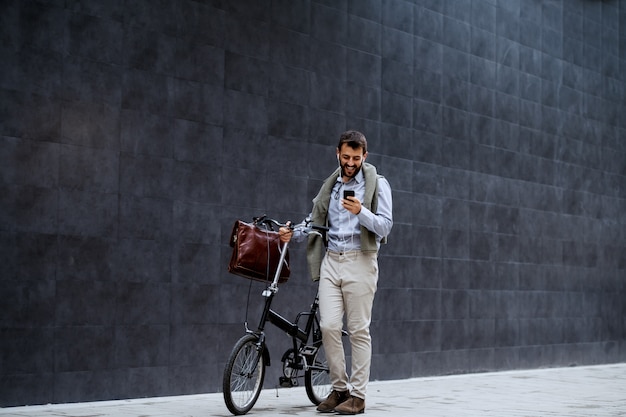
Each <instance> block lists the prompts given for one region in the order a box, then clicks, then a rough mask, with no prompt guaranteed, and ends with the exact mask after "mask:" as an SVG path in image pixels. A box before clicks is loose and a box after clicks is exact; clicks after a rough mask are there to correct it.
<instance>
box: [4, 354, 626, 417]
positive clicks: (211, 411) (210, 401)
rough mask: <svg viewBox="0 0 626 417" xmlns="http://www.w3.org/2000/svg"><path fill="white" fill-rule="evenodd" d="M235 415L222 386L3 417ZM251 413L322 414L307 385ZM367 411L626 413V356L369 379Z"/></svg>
mask: <svg viewBox="0 0 626 417" xmlns="http://www.w3.org/2000/svg"><path fill="white" fill-rule="evenodd" d="M230 415H231V414H230V413H229V412H228V410H227V409H226V406H225V405H224V401H223V398H222V394H221V393H213V394H202V395H189V396H178V397H163V398H143V399H133V400H120V401H102V402H93V403H78V404H58V405H45V406H30V407H13V408H2V409H0V416H12V417H94V416H97V417H109V416H110V417H113V416H114V417H173V416H176V417H181V416H182V417H207V416H216V417H220V416H225V417H227V416H230ZM248 415H250V416H276V415H290V416H319V415H320V414H319V413H317V412H316V411H315V407H313V405H312V404H311V403H310V402H309V400H308V398H307V396H306V393H305V392H304V387H297V388H289V389H286V388H279V389H266V390H264V391H263V392H262V393H261V396H260V397H259V400H258V402H257V403H256V405H255V407H254V408H253V409H252V410H251V411H250V412H249V413H248ZM325 415H328V414H325ZM331 415H332V414H331ZM365 415H366V416H372V417H374V416H394V417H415V416H428V417H459V416H462V417H491V416H493V417H496V416H497V417H505V416H512V417H530V416H533V417H534V416H541V417H550V416H559V417H562V416H576V417H578V416H580V417H583V416H584V417H594V416H626V363H625V364H611V365H600V366H585V367H571V368H553V369H539V370H527V371H508V372H494V373H483V374H467V375H452V376H442V377H427V378H413V379H408V380H396V381H372V382H370V385H369V390H368V398H367V401H366V410H365Z"/></svg>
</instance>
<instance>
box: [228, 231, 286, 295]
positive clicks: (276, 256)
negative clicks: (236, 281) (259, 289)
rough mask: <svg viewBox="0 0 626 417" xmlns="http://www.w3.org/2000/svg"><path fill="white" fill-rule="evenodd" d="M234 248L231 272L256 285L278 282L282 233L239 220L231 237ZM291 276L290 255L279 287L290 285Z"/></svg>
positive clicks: (229, 266)
mask: <svg viewBox="0 0 626 417" xmlns="http://www.w3.org/2000/svg"><path fill="white" fill-rule="evenodd" d="M230 246H231V247H232V248H233V253H232V256H231V258H230V262H229V263H228V272H230V273H232V274H235V275H239V276H242V277H244V278H248V279H252V280H255V281H263V282H271V281H272V280H273V279H274V275H275V274H276V268H277V267H278V262H279V261H280V249H281V248H282V243H281V241H280V238H279V236H278V232H275V231H273V230H266V229H262V228H260V227H258V226H257V225H255V224H254V223H246V222H243V221H241V220H237V221H236V222H235V225H234V226H233V231H232V233H231V235H230ZM290 272H291V271H290V270H289V252H287V255H286V256H285V264H284V265H283V269H282V271H281V273H280V278H279V280H278V283H279V284H280V283H283V282H286V281H287V280H288V279H289V274H290Z"/></svg>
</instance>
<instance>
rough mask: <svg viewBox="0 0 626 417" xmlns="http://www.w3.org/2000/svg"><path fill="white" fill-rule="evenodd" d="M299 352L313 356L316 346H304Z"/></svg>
mask: <svg viewBox="0 0 626 417" xmlns="http://www.w3.org/2000/svg"><path fill="white" fill-rule="evenodd" d="M300 353H301V354H302V355H304V356H313V355H315V354H316V353H317V348H316V347H315V346H304V347H303V348H302V349H301V350H300Z"/></svg>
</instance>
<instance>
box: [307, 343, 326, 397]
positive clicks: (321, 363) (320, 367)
mask: <svg viewBox="0 0 626 417" xmlns="http://www.w3.org/2000/svg"><path fill="white" fill-rule="evenodd" d="M304 386H305V388H306V395H307V397H309V400H311V402H312V403H313V404H315V405H319V404H320V403H321V402H322V401H324V400H325V399H326V397H328V394H330V391H331V390H332V384H331V383H330V373H329V372H328V363H327V362H326V353H325V352H324V345H322V344H320V346H319V349H318V350H317V353H316V354H315V357H314V358H313V361H312V365H311V366H310V367H309V369H307V371H306V372H305V373H304Z"/></svg>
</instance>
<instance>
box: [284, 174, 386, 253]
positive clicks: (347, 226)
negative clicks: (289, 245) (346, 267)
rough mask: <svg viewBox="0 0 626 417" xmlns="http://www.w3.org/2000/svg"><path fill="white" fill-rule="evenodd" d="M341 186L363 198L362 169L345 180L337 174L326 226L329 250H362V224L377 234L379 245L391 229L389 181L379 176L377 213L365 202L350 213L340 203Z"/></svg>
mask: <svg viewBox="0 0 626 417" xmlns="http://www.w3.org/2000/svg"><path fill="white" fill-rule="evenodd" d="M344 190H353V191H354V195H355V197H356V198H358V199H359V201H363V199H364V197H365V178H364V176H363V171H362V170H361V171H359V173H358V174H357V175H356V176H355V177H354V178H352V179H351V180H350V181H348V182H346V183H344V182H343V179H342V178H341V176H338V177H337V182H336V183H335V185H334V187H333V191H332V192H331V195H330V204H329V207H328V226H329V228H330V230H329V231H328V232H327V237H328V250H331V251H334V252H348V251H355V250H361V229H360V226H361V225H362V226H364V227H365V228H366V229H368V230H370V231H371V232H374V234H376V244H377V246H378V247H380V241H381V239H382V238H383V237H385V236H387V235H388V234H389V233H390V232H391V228H392V226H393V214H392V210H393V203H392V196H391V186H390V185H389V182H388V181H387V180H386V179H385V178H384V177H380V178H378V188H377V196H378V208H377V210H376V213H372V212H371V211H370V210H368V209H367V208H366V207H364V206H361V211H360V212H359V214H356V215H355V214H352V213H350V212H349V211H348V210H346V209H345V208H344V207H343V206H342V205H341V199H342V198H343V192H344ZM309 216H310V215H309ZM293 237H294V239H296V240H297V241H301V240H303V239H304V236H302V235H301V234H300V233H297V232H296V233H295V234H294V236H293Z"/></svg>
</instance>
